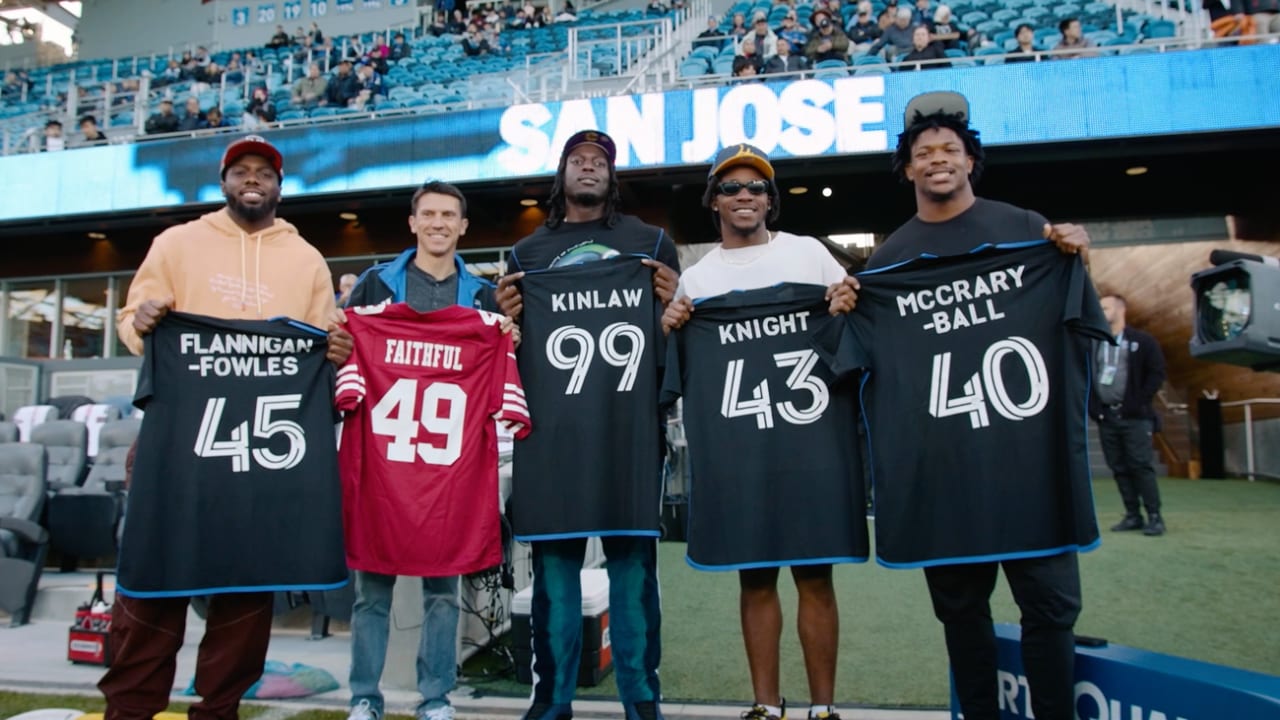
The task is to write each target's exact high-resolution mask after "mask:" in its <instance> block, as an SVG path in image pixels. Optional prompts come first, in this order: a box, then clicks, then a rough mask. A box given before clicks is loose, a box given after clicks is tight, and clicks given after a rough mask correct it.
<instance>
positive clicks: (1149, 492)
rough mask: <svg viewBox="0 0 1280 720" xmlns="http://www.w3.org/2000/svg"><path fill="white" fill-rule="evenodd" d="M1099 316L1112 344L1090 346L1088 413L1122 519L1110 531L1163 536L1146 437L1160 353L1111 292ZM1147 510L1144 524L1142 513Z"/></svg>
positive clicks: (1160, 381) (1160, 373)
mask: <svg viewBox="0 0 1280 720" xmlns="http://www.w3.org/2000/svg"><path fill="white" fill-rule="evenodd" d="M1101 299H1102V313H1103V314H1104V315H1106V317H1107V322H1108V323H1110V325H1111V334H1112V335H1113V336H1114V337H1115V343H1114V344H1112V343H1106V342H1099V343H1095V345H1094V360H1095V367H1094V373H1093V377H1094V383H1093V399H1092V401H1091V402H1090V403H1089V409H1090V410H1092V411H1093V417H1094V419H1095V420H1097V421H1098V437H1099V438H1100V439H1101V440H1102V453H1103V454H1104V455H1105V456H1106V458H1107V466H1108V467H1110V468H1111V474H1112V475H1114V476H1115V478H1116V487H1117V488H1119V489H1120V499H1121V500H1122V501H1124V518H1123V519H1121V520H1120V522H1119V523H1117V524H1116V525H1113V526H1112V527H1111V531H1112V532H1124V531H1127V530H1141V531H1142V534H1143V535H1147V536H1156V535H1163V534H1164V532H1165V526H1164V518H1163V517H1162V516H1161V515H1160V486H1159V485H1157V484H1156V470H1155V466H1154V464H1153V462H1154V450H1153V448H1152V446H1151V434H1152V433H1153V432H1154V431H1155V418H1156V414H1155V411H1154V410H1153V409H1152V407H1151V402H1152V401H1153V400H1155V397H1156V393H1158V392H1160V386H1162V385H1164V378H1165V369H1164V354H1163V353H1161V352H1160V343H1158V342H1156V339H1155V338H1153V337H1151V335H1149V334H1147V333H1145V332H1143V331H1141V330H1139V329H1137V328H1135V327H1130V326H1129V325H1128V324H1126V322H1125V313H1126V311H1127V309H1128V308H1127V304H1126V303H1125V300H1124V297H1123V296H1122V295H1119V294H1116V293H1110V294H1107V295H1103V296H1102V298H1101ZM1143 507H1145V508H1146V510H1147V519H1146V522H1143V520H1142V508H1143Z"/></svg>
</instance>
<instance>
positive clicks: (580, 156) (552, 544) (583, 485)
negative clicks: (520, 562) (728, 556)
mask: <svg viewBox="0 0 1280 720" xmlns="http://www.w3.org/2000/svg"><path fill="white" fill-rule="evenodd" d="M616 153H617V150H616V146H615V145H614V142H613V139H612V138H610V137H609V136H608V135H606V134H605V133H602V132H599V131H597V130H584V131H582V132H579V133H576V134H574V135H573V136H572V137H570V138H569V139H568V140H567V141H566V142H565V146H564V150H563V151H562V153H561V156H560V167H559V170H558V171H557V173H556V180H555V184H554V186H553V187H552V189H551V198H550V200H549V205H550V211H549V212H548V215H547V221H546V224H545V226H544V227H541V228H538V230H537V231H536V232H534V233H533V234H532V235H530V236H528V237H526V238H524V239H523V240H520V241H519V242H517V243H516V244H515V246H514V247H513V248H512V249H511V265H512V269H513V270H516V271H517V272H514V273H512V274H509V275H507V276H505V277H504V278H502V280H500V281H499V284H498V296H497V298H498V305H499V306H500V307H501V308H502V311H503V313H504V314H506V315H508V316H510V317H512V318H517V319H523V320H526V321H527V322H526V327H532V323H534V322H535V321H536V322H539V323H544V324H547V325H554V324H556V320H554V319H553V318H552V317H550V315H551V313H552V312H554V308H553V307H552V306H550V305H546V306H537V307H535V306H534V305H533V304H532V303H530V312H529V313H528V314H527V315H526V316H525V317H524V318H521V313H522V311H523V309H524V298H523V297H522V294H521V290H520V287H519V286H518V285H517V283H518V282H520V281H521V279H522V278H524V277H525V274H526V272H528V273H530V274H531V275H532V274H533V273H535V272H538V271H542V270H548V269H552V268H566V267H568V266H573V265H579V264H582V263H586V262H590V261H599V260H605V259H606V258H612V257H617V256H636V255H640V256H644V257H645V258H646V259H645V260H643V261H642V262H643V263H644V265H646V266H648V267H650V268H652V274H653V280H652V283H653V296H655V297H656V298H657V300H659V301H661V304H663V305H665V304H666V303H668V302H670V301H671V298H672V296H673V294H674V293H675V289H676V282H677V276H676V268H678V267H679V260H678V258H677V257H676V248H675V244H674V243H673V242H672V240H671V238H670V237H669V236H668V235H667V234H666V232H665V231H663V230H662V229H661V228H657V227H654V226H652V225H646V224H645V223H643V222H641V221H640V220H639V219H638V218H635V217H632V216H629V215H623V214H621V213H620V212H619V209H618V206H619V202H620V199H619V193H618V177H617V172H616V169H615V167H614V164H615V159H616ZM620 262H626V261H625V259H620ZM592 264H593V265H594V266H595V268H596V269H603V270H606V271H607V270H609V269H610V268H609V267H608V266H605V264H604V263H603V262H598V263H592ZM602 266H603V267H602ZM614 267H617V266H616V265H615V266H614ZM526 282H528V281H527V280H526ZM612 289H613V290H614V291H615V292H616V290H617V288H616V287H615V288H612ZM601 291H602V292H607V291H608V289H605V290H601ZM533 297H534V296H533V294H532V293H531V294H530V298H531V299H533ZM622 324H623V323H615V325H622ZM564 329H565V328H563V327H562V330H564ZM567 329H568V330H569V331H572V332H581V329H580V328H576V327H572V326H569V327H568V328H567ZM633 329H634V330H635V331H636V332H637V333H639V332H641V330H640V329H639V328H638V327H635V328H633ZM651 340H652V338H650V341H649V342H645V341H643V340H641V341H635V342H638V343H639V345H640V346H641V347H645V346H648V347H650V348H652V345H653V343H652V342H651ZM530 344H533V345H534V346H535V347H536V345H537V342H536V340H535V339H533V337H532V336H531V335H528V334H527V335H526V336H525V342H524V343H523V344H522V351H521V376H522V378H523V379H524V382H525V392H526V393H528V398H529V407H530V409H531V411H532V412H534V413H537V412H542V414H541V415H540V416H539V417H542V418H543V420H541V421H540V422H545V423H547V424H546V425H543V427H556V426H557V423H561V425H560V427H571V426H573V427H577V426H574V425H573V423H574V421H575V419H576V417H577V416H576V415H575V412H576V411H575V410H574V409H571V408H570V403H569V398H568V396H567V395H566V396H564V397H563V401H562V402H559V401H558V402H557V403H556V404H555V405H554V406H552V407H547V408H545V409H544V410H541V411H540V410H537V409H535V400H536V397H537V396H536V395H535V392H536V389H537V388H536V386H537V379H536V378H533V377H531V376H527V375H526V371H525V367H524V364H525V359H526V358H529V359H530V361H531V362H532V357H531V356H529V355H526V353H528V352H529V347H530ZM547 347H551V344H550V343H549V342H548V344H547ZM557 347H559V346H557ZM602 347H603V345H602ZM632 347H635V345H633V346H632ZM603 352H604V350H602V353H603ZM639 354H643V353H639ZM599 376H600V375H597V377H599ZM653 390H654V392H653V393H652V395H651V396H647V397H646V396H645V393H643V392H636V393H634V394H628V395H626V396H625V397H626V398H627V399H621V398H620V397H619V396H616V395H614V393H613V391H612V389H610V390H609V391H608V393H601V394H600V395H594V393H593V389H592V388H590V387H589V388H588V389H587V391H586V392H584V393H581V394H578V391H574V393H575V395H576V396H577V397H584V396H588V395H591V396H593V399H596V398H603V399H604V401H605V402H606V404H607V403H608V402H613V403H616V404H615V405H612V406H611V407H613V408H614V409H621V410H623V412H626V413H628V414H629V415H632V416H635V417H637V418H646V419H648V418H652V426H650V425H649V423H648V422H647V420H646V421H640V422H638V423H637V428H636V430H635V432H634V433H633V434H632V435H631V436H626V435H621V434H619V435H612V434H609V433H607V432H604V433H602V436H601V437H598V438H591V439H587V438H582V437H577V438H560V439H558V442H560V443H563V447H562V448H561V450H562V451H570V450H571V448H573V447H577V448H582V449H583V451H582V452H580V453H579V455H580V456H579V457H578V458H576V461H574V462H571V464H570V463H566V464H565V465H563V466H561V467H560V468H556V469H555V470H554V471H548V470H547V469H544V468H542V467H541V464H540V462H539V461H538V460H536V459H534V460H531V459H530V458H534V457H536V452H538V451H536V450H534V449H533V448H531V447H529V444H530V443H533V442H542V441H543V439H550V440H552V441H557V438H556V436H555V435H547V434H544V435H542V436H540V438H539V439H536V440H535V439H533V438H532V436H530V437H531V439H530V440H525V441H522V442H523V443H525V445H524V446H517V447H516V454H515V475H514V477H513V479H512V505H513V507H514V512H513V516H512V517H513V524H514V525H515V536H516V538H517V539H521V540H527V541H529V543H530V546H531V548H532V550H533V598H532V603H531V619H532V626H533V674H534V688H533V704H532V706H531V707H530V708H529V710H528V712H526V713H525V716H524V717H525V720H568V718H571V717H573V709H572V702H573V697H574V692H575V690H576V687H577V678H578V663H579V658H580V656H581V647H582V620H581V600H580V598H581V588H580V586H579V575H580V571H581V569H582V563H583V557H584V552H585V549H586V543H587V538H588V537H593V536H599V537H600V538H601V544H602V546H603V548H604V552H605V556H606V557H607V558H608V563H607V570H608V573H609V612H610V618H609V637H610V640H611V642H612V650H613V663H614V667H615V668H616V669H617V678H618V695H619V699H621V700H622V704H623V707H624V709H625V711H626V716H625V717H626V719H627V720H660V718H661V717H662V715H661V712H660V710H659V707H658V701H659V699H660V698H661V694H660V691H659V686H658V660H659V657H660V655H661V651H660V648H659V625H660V623H661V611H660V608H659V601H658V579H657V554H658V548H657V535H658V530H657V524H658V514H659V508H660V503H661V487H660V477H661V469H660V467H658V465H657V462H658V459H659V458H660V455H661V451H660V450H659V449H658V447H659V444H660V442H661V439H660V438H659V437H658V433H659V420H658V397H657V392H656V390H657V388H656V381H655V382H654V387H653ZM557 392H558V390H557ZM606 395H608V396H609V397H606ZM595 425H596V426H597V427H601V428H604V427H607V424H605V423H595ZM585 429H586V428H584V430H585ZM544 432H545V431H544ZM561 434H569V433H567V432H564V431H562V433H561ZM649 443H652V445H653V448H652V449H653V452H652V454H651V455H650V454H649V453H647V452H645V451H644V449H645V447H647V445H648V444H649ZM562 454H567V453H564V452H562ZM588 456H589V458H588ZM650 462H652V463H653V467H652V470H653V472H652V473H651V474H650V473H648V472H647V470H646V471H644V472H640V471H637V470H635V468H638V467H641V466H647V464H648V463H650ZM597 465H598V466H606V467H610V468H617V469H618V471H617V472H616V473H609V474H608V475H607V476H595V475H592V474H591V472H590V471H589V470H588V468H590V467H593V466H597ZM624 468H625V470H624ZM619 488H621V489H619ZM650 489H652V490H653V493H652V496H650V495H649V490H650ZM611 492H613V493H615V494H612V495H611V494H609V493H611ZM550 495H566V496H575V497H585V496H588V495H590V496H592V497H594V498H595V501H594V502H585V501H584V502H581V503H577V504H575V505H574V506H573V507H574V508H576V510H577V511H579V512H580V514H582V515H586V514H588V513H591V512H594V511H597V510H599V509H600V508H601V507H603V506H610V507H612V508H614V509H616V508H617V507H619V506H624V505H625V506H627V509H628V510H634V516H636V517H639V516H645V517H644V518H643V520H644V521H648V520H650V519H651V520H652V523H651V526H649V527H640V525H641V524H643V522H637V523H636V524H632V525H630V526H627V527H593V528H590V529H588V530H584V528H583V527H582V526H583V525H584V524H585V525H590V523H591V521H589V520H588V521H584V520H583V518H580V517H573V518H563V517H560V516H562V515H565V514H568V513H565V512H563V510H562V508H563V507H564V506H562V505H561V506H555V505H548V504H545V503H543V502H541V497H544V496H550ZM613 500H616V501H617V502H616V503H614V502H611V501H613ZM646 511H650V514H651V516H652V517H651V518H649V517H648V516H646V515H645V513H646ZM604 514H607V513H604ZM550 516H556V517H550ZM617 517H618V514H615V515H614V516H613V518H612V519H616V518H617ZM606 522H609V521H606ZM548 524H563V525H571V526H573V527H571V528H565V531H564V532H560V531H559V530H557V531H556V532H554V533H548V532H544V531H543V529H545V527H546V525H548ZM534 526H538V527H539V528H541V529H538V530H533V529H531V528H532V527H534Z"/></svg>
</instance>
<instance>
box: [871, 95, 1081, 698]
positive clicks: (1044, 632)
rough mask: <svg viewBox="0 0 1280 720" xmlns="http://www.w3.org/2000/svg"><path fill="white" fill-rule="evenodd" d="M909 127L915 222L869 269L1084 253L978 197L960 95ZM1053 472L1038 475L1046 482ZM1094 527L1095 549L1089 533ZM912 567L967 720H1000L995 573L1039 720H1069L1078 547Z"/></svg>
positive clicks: (1042, 223) (918, 111) (1067, 229)
mask: <svg viewBox="0 0 1280 720" xmlns="http://www.w3.org/2000/svg"><path fill="white" fill-rule="evenodd" d="M904 124H905V126H906V129H905V130H904V131H903V133H902V134H901V135H899V136H898V146H897V148H896V150H895V151H894V154H893V173H894V175H895V176H896V177H897V178H898V179H899V180H900V181H902V182H904V183H907V184H910V185H912V186H913V188H914V191H915V199H916V215H915V217H913V218H911V219H910V220H909V221H907V222H906V223H905V224H904V225H902V226H901V227H900V228H898V229H897V230H896V231H894V233H893V234H892V235H890V236H889V238H888V239H887V240H886V241H885V243H884V244H883V245H882V246H881V247H879V248H877V249H876V251H875V252H874V253H872V255H871V258H870V260H869V261H868V264H867V269H868V270H874V269H879V268H886V267H888V266H891V265H896V264H898V263H903V262H907V261H910V260H914V259H917V258H919V257H920V256H922V255H926V254H927V255H931V256H939V257H950V256H960V255H966V254H968V253H970V252H971V251H973V250H974V249H976V248H977V247H979V246H981V245H984V244H1000V243H1013V242H1024V241H1028V240H1031V239H1034V238H1037V237H1040V236H1042V237H1043V238H1045V239H1047V240H1050V241H1052V242H1053V243H1055V244H1056V245H1057V246H1058V248H1059V249H1060V250H1061V251H1062V252H1064V253H1079V252H1082V251H1084V250H1086V249H1087V248H1088V244H1089V237H1088V234H1087V233H1086V232H1085V231H1084V229H1083V228H1081V227H1079V226H1076V225H1070V224H1062V225H1050V224H1049V223H1048V222H1047V221H1046V220H1045V218H1044V217H1043V216H1041V215H1040V214H1038V213H1035V212H1033V211H1029V210H1024V209H1022V208H1018V207H1014V206H1012V205H1008V204H1005V203H1001V202H996V201H993V200H987V199H984V198H979V197H977V196H975V194H974V184H975V183H977V181H978V179H979V178H980V177H981V175H982V169H983V160H984V157H985V156H984V153H983V148H982V142H981V141H980V140H979V138H978V131H976V130H974V129H972V128H971V127H970V125H969V104H968V101H967V100H965V98H964V97H963V96H962V95H959V94H958V93H953V92H934V93H926V94H924V95H920V96H917V97H916V98H914V99H912V100H911V102H910V103H908V105H907V109H906V115H905V122H904ZM1046 322H1048V320H1046ZM895 370H896V368H895V367H892V366H890V367H883V368H876V373H877V374H878V375H879V376H880V382H882V383H884V382H892V381H893V378H894V373H895ZM882 432H883V431H882ZM1063 442H1065V439H1064V440H1063ZM1051 471H1053V469H1051V468H1049V467H1045V468H1044V473H1045V474H1046V475H1047V474H1048V473H1050V472H1051ZM922 481H930V482H934V483H940V482H944V481H943V480H940V479H938V480H931V479H929V478H924V479H923V480H922ZM957 481H958V478H955V477H952V478H948V479H947V480H945V482H946V483H949V484H954V483H955V482H957ZM1037 481H1042V480H1040V478H1035V477H1028V478H1026V482H1027V483H1034V482H1037ZM1058 502H1060V503H1066V502H1067V501H1066V500H1062V499H1059V500H1058ZM1068 510H1069V509H1068V508H1065V507H1064V509H1063V511H1064V512H1067V511H1068ZM881 520H882V521H883V518H882V519H881ZM985 522H986V521H985V520H984V518H982V517H977V516H975V517H967V518H964V519H963V523H964V524H968V525H977V526H981V525H983V524H984V523H985ZM1093 529H1094V538H1095V540H1096V527H1094V528H1093ZM934 563H936V564H934ZM917 564H918V565H919V564H922V565H924V566H925V567H924V573H925V580H926V582H927V584H928V587H929V594H930V596H931V598H932V600H933V608H934V614H935V615H936V616H937V618H938V620H940V621H941V622H942V623H943V627H944V632H945V635H946V642H947V654H948V656H949V658H950V661H951V671H952V675H953V678H954V681H955V688H956V694H957V696H958V697H959V699H960V707H961V709H962V711H963V712H964V716H965V717H966V718H968V719H969V720H995V719H996V718H998V717H999V703H998V701H997V682H996V637H995V630H994V626H993V625H992V620H991V607H990V597H991V592H992V591H993V589H994V588H995V581H996V573H997V570H998V569H999V568H1000V567H1002V566H1003V568H1004V572H1005V577H1006V578H1007V579H1008V581H1009V585H1010V588H1011V589H1012V590H1013V596H1014V600H1015V601H1016V602H1017V603H1018V606H1019V608H1020V609H1021V611H1022V658H1023V664H1024V667H1025V669H1026V675H1027V680H1028V683H1029V684H1030V688H1031V698H1032V708H1033V709H1034V711H1035V716H1036V718H1038V720H1073V719H1074V717H1075V710H1074V681H1073V676H1074V672H1073V668H1074V661H1075V637H1074V634H1073V632H1072V630H1073V627H1074V626H1075V622H1076V618H1077V617H1078V616H1079V613H1080V608H1081V593H1080V570H1079V565H1078V564H1077V559H1076V550H1075V549H1074V547H1072V549H1068V550H1065V551H1064V550H1057V551H1054V552H1053V554H1045V551H1036V552H1025V553H1007V554H1002V555H997V556H993V557H990V558H983V559H979V560H971V559H968V558H944V559H940V560H937V561H929V562H928V563H917Z"/></svg>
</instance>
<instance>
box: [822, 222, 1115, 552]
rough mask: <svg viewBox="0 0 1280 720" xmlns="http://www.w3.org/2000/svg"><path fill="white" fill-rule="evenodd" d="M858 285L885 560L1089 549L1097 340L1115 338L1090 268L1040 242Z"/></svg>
mask: <svg viewBox="0 0 1280 720" xmlns="http://www.w3.org/2000/svg"><path fill="white" fill-rule="evenodd" d="M858 278H859V280H860V282H861V285H862V287H861V289H860V290H859V291H858V307H857V309H856V310H855V311H854V312H852V313H850V315H849V321H850V323H852V326H853V328H854V330H855V334H856V338H857V343H856V345H855V348H854V349H855V354H856V355H859V356H860V357H859V358H858V360H857V364H859V365H861V366H863V367H865V368H867V375H866V380H865V385H864V391H863V410H864V412H865V416H866V419H867V434H868V441H869V443H870V446H871V468H872V481H873V485H874V489H875V518H876V519H875V526H876V555H877V558H878V559H879V561H880V562H881V563H882V564H884V565H888V566H891V567H915V566H925V565H941V564H952V563H966V562H983V561H992V560H1004V559H1015V558H1021V557H1035V556H1043V555H1052V554H1057V553H1061V552H1067V551H1071V550H1086V549H1090V548H1092V547H1093V546H1094V545H1095V544H1096V543H1097V541H1098V527H1097V521H1096V519H1095V516H1094V508H1093V494H1092V490H1091V488H1090V482H1089V481H1090V478H1089V464H1088V451H1087V439H1086V432H1087V421H1088V416H1087V414H1086V407H1085V405H1086V402H1087V400H1088V395H1089V367H1090V363H1089V340H1090V339H1092V338H1102V339H1105V338H1107V337H1109V334H1110V333H1109V329H1108V325H1107V322H1106V319H1105V318H1104V317H1103V316H1102V311H1101V308H1100V307H1099V304H1098V298H1097V294H1096V293H1095V292H1094V289H1093V285H1092V284H1091V282H1090V280H1089V276H1088V274H1087V272H1086V271H1085V268H1084V264H1083V263H1082V262H1081V261H1080V258H1079V257H1078V256H1076V255H1066V254H1063V253H1061V252H1059V251H1058V250H1057V248H1055V247H1054V246H1053V245H1051V244H1048V243H1045V242H1034V243H1024V244H1017V245H1010V246H1001V247H995V248H991V247H988V248H986V249H982V250H979V251H975V252H973V253H970V254H966V255H957V256H950V257H944V258H921V259H918V260H914V261H910V262H906V263H902V264H899V265H894V266H889V267H887V268H883V269H880V270H876V271H870V272H865V273H861V274H859V276H858ZM827 345H828V346H829V345H830V343H827Z"/></svg>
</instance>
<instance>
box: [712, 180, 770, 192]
mask: <svg viewBox="0 0 1280 720" xmlns="http://www.w3.org/2000/svg"><path fill="white" fill-rule="evenodd" d="M742 188H746V189H747V192H749V193H751V194H752V195H763V194H765V193H767V192H769V182H768V181H767V180H752V181H751V182H749V183H743V182H738V181H737V180H730V181H729V182H722V183H720V184H719V185H717V186H716V191H717V192H719V193H720V194H721V195H737V194H738V193H740V192H742Z"/></svg>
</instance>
